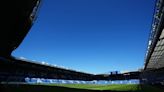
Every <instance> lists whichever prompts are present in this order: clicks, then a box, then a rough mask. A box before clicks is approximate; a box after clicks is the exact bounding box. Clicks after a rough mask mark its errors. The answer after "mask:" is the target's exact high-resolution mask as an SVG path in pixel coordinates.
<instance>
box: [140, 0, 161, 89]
mask: <svg viewBox="0 0 164 92" xmlns="http://www.w3.org/2000/svg"><path fill="white" fill-rule="evenodd" d="M141 83H142V84H151V85H161V86H162V85H164V1H163V0H157V1H156V5H155V10H154V16H153V21H152V26H151V33H150V38H149V41H148V49H147V52H146V56H145V65H144V70H143V71H142V74H141Z"/></svg>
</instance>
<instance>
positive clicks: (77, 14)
mask: <svg viewBox="0 0 164 92" xmlns="http://www.w3.org/2000/svg"><path fill="white" fill-rule="evenodd" d="M154 3H155V0H43V2H42V5H41V8H40V11H39V14H38V18H37V20H36V21H35V23H34V25H33V27H32V28H31V30H30V32H29V33H28V34H27V36H26V37H25V39H24V41H23V42H22V43H21V45H20V46H19V47H18V48H17V49H16V50H15V51H14V52H13V53H12V55H13V56H16V57H24V58H27V59H29V60H36V61H37V62H42V61H44V62H47V63H49V64H55V65H59V66H65V67H67V68H71V69H75V70H80V71H84V72H89V73H96V74H98V73H105V72H109V71H114V70H119V71H132V70H137V69H138V68H141V67H143V65H144V57H145V52H146V49H147V43H148V36H149V33H150V28H151V22H152V17H153V10H154V5H155V4H154Z"/></svg>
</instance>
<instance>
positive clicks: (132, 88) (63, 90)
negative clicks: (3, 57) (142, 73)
mask: <svg viewBox="0 0 164 92" xmlns="http://www.w3.org/2000/svg"><path fill="white" fill-rule="evenodd" d="M0 89H1V90H0V92H1V91H2V92H164V90H162V89H159V88H156V87H153V86H148V85H142V86H140V85H137V84H126V85H125V84H120V85H93V84H92V85H91V84H19V85H18V84H6V85H5V84H0Z"/></svg>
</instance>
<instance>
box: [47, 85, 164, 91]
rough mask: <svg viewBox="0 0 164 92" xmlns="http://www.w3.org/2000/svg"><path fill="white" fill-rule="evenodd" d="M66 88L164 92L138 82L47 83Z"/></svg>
mask: <svg viewBox="0 0 164 92" xmlns="http://www.w3.org/2000/svg"><path fill="white" fill-rule="evenodd" d="M48 85H49V86H58V87H66V88H76V89H87V90H110V91H131V92H164V91H162V89H159V88H156V87H153V86H148V85H144V86H142V87H141V86H140V85H138V84H115V85H96V84H48Z"/></svg>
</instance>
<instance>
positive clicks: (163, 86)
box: [0, 0, 164, 92]
mask: <svg viewBox="0 0 164 92" xmlns="http://www.w3.org/2000/svg"><path fill="white" fill-rule="evenodd" d="M42 3H44V2H42V0H22V1H18V0H12V1H10V3H9V1H8V0H6V1H4V2H3V4H4V5H8V8H5V9H4V10H3V11H2V12H3V15H1V16H2V18H4V19H5V20H2V23H3V25H2V29H5V30H2V31H0V42H1V45H0V91H1V92H12V91H15V92H36V91H39V92H53V91H54V92H55V91H57V92H163V91H164V53H163V52H164V1H163V0H156V4H155V9H154V14H153V18H152V20H153V21H152V24H151V25H152V26H151V30H150V37H149V38H148V39H149V40H148V46H147V51H146V55H145V60H144V62H143V63H144V68H143V69H141V70H138V71H130V72H125V73H119V72H118V71H113V72H110V73H108V74H91V73H86V72H81V71H76V70H72V69H66V68H64V67H59V66H54V65H50V64H45V63H37V62H34V61H32V60H26V59H20V58H17V57H14V56H12V55H11V53H12V52H13V51H14V50H15V49H16V48H17V47H18V46H19V45H20V44H21V43H22V41H23V39H24V38H25V37H26V35H27V33H28V32H29V30H30V28H31V27H32V25H33V24H34V23H35V20H36V17H37V14H38V10H39V9H40V7H41V4H42ZM20 7H21V8H20ZM8 11H11V12H8ZM18 35H19V36H18ZM102 84H103V85H102Z"/></svg>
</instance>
